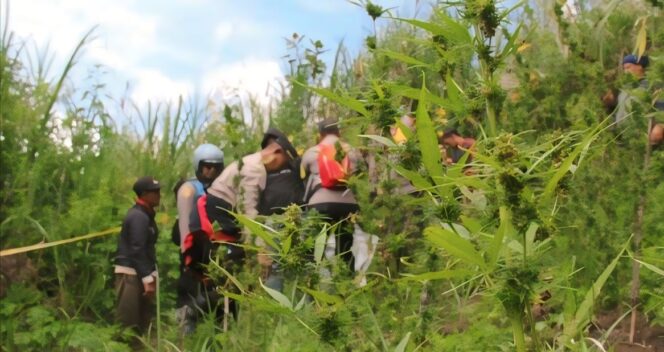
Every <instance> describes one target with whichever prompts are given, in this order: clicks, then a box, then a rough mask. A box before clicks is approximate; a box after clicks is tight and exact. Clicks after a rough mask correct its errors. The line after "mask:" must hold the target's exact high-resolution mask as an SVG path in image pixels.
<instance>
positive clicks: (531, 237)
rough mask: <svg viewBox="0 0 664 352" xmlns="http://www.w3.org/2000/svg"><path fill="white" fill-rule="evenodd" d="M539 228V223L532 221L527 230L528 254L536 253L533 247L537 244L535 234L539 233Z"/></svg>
mask: <svg viewBox="0 0 664 352" xmlns="http://www.w3.org/2000/svg"><path fill="white" fill-rule="evenodd" d="M537 229H539V225H538V224H537V223H536V222H531V223H530V226H528V230H527V231H526V256H528V255H532V254H533V253H534V249H535V248H533V247H534V246H535V235H537Z"/></svg>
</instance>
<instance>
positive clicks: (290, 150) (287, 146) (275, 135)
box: [261, 127, 299, 161]
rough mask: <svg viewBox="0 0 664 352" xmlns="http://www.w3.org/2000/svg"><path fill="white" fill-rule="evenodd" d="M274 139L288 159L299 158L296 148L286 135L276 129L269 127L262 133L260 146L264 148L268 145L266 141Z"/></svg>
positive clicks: (294, 159)
mask: <svg viewBox="0 0 664 352" xmlns="http://www.w3.org/2000/svg"><path fill="white" fill-rule="evenodd" d="M270 139H274V140H275V142H277V144H279V146H280V147H281V148H282V149H283V150H284V152H285V153H286V155H287V156H288V158H289V159H290V161H296V160H297V159H298V158H299V155H297V150H296V149H295V147H293V144H291V142H290V141H289V140H288V137H286V135H285V134H284V133H283V132H281V131H279V130H278V129H276V128H274V127H271V128H268V130H267V131H266V132H265V134H264V135H263V141H261V148H265V147H267V145H268V141H269V140H270Z"/></svg>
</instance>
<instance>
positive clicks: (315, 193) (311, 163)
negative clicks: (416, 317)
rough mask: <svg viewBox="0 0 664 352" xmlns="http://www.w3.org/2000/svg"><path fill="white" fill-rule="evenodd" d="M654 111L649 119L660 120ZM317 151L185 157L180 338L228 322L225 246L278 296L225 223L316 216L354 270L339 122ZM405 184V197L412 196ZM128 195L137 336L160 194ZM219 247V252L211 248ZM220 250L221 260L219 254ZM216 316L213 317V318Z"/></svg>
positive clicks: (121, 290)
mask: <svg viewBox="0 0 664 352" xmlns="http://www.w3.org/2000/svg"><path fill="white" fill-rule="evenodd" d="M647 66H648V58H647V57H645V56H642V57H636V56H634V55H628V56H625V58H624V60H623V69H624V71H625V72H626V73H628V74H630V75H633V76H635V77H636V78H637V79H638V80H639V87H641V88H647V81H646V80H645V78H644V77H645V68H646V67H647ZM630 99H631V98H630V95H628V94H627V93H625V92H622V93H621V94H620V95H619V96H618V97H615V95H613V94H611V95H609V94H607V95H606V96H605V97H603V101H604V103H605V105H606V106H607V107H609V108H610V109H611V110H612V111H613V110H615V115H614V118H615V124H616V125H621V124H622V123H623V121H625V120H626V118H627V117H628V116H629V113H628V111H627V110H626V108H627V109H628V108H629V104H628V102H629V100H630ZM662 104H663V103H662V102H661V101H657V102H656V103H655V108H656V109H657V110H664V105H662ZM401 122H402V126H405V127H407V128H410V129H415V119H414V116H412V115H405V116H404V117H402V119H401ZM649 128H650V129H649V133H648V137H649V142H650V143H651V145H652V146H658V145H660V144H662V142H663V140H664V124H663V123H661V122H658V121H656V120H655V121H653V123H652V124H651V126H649ZM318 131H319V142H318V144H317V145H315V146H313V147H311V148H309V149H308V150H306V152H305V153H304V154H303V155H302V156H300V155H298V152H297V150H296V149H295V148H294V147H293V145H292V144H291V142H290V141H289V140H288V138H287V136H286V135H284V134H283V133H282V132H281V131H279V130H277V129H275V128H270V129H268V130H267V132H265V134H264V136H263V139H262V141H261V144H260V148H261V149H260V150H259V151H257V152H255V153H253V154H249V155H246V156H244V157H242V158H241V159H240V160H237V161H234V162H232V163H231V164H230V165H227V166H226V165H225V164H224V154H223V152H222V151H221V150H220V149H219V148H218V147H217V146H214V145H211V144H203V145H201V146H199V147H198V148H196V150H195V151H194V155H193V168H194V170H195V177H194V178H192V179H189V180H186V181H181V182H180V183H178V185H177V186H176V188H175V193H176V199H177V209H178V221H177V222H176V224H175V225H174V227H173V233H172V235H173V236H172V240H173V242H174V243H175V244H176V245H177V246H178V247H179V248H180V258H181V261H180V277H179V279H178V284H177V287H178V292H177V303H176V305H177V310H176V315H177V320H178V322H179V323H180V326H181V327H182V330H183V332H184V333H191V332H193V331H194V329H195V326H196V322H197V320H198V319H199V318H200V316H201V312H204V311H208V308H210V307H212V308H213V309H214V312H215V313H216V314H217V317H218V318H221V317H223V316H224V315H225V314H233V315H235V314H236V312H237V307H235V305H234V302H232V301H231V302H226V303H227V304H226V305H225V306H224V307H222V305H221V301H222V300H223V297H220V296H219V294H218V292H217V290H216V289H215V288H216V286H217V284H218V283H216V282H213V280H211V279H210V278H209V276H208V273H207V267H206V265H207V264H208V263H209V262H210V260H211V258H213V257H215V256H216V257H218V258H220V260H221V265H223V266H224V268H225V269H226V270H228V271H229V272H236V270H237V268H239V267H240V266H241V265H242V264H243V263H244V261H245V260H246V257H247V255H246V253H245V251H244V249H243V248H244V247H243V246H241V245H233V244H246V243H248V244H251V245H255V246H257V247H258V248H260V250H259V252H258V254H257V255H256V260H257V262H258V263H259V264H260V265H261V266H262V268H263V272H264V273H268V275H267V280H266V284H267V285H268V286H270V287H272V288H274V289H277V290H281V289H282V288H283V282H282V281H283V280H282V278H281V277H280V275H279V265H278V263H277V262H276V261H275V260H273V258H272V255H271V254H272V249H271V248H269V246H268V245H267V244H266V243H264V242H263V241H262V240H261V239H260V238H251V236H250V235H251V234H250V233H248V232H247V231H243V229H242V226H241V224H240V223H239V222H238V220H237V218H236V216H235V215H234V214H242V215H243V216H245V217H247V218H249V219H255V218H256V217H257V216H259V215H263V216H269V215H272V214H278V213H282V212H283V211H284V209H285V208H286V207H288V206H289V205H291V204H295V205H298V206H302V207H303V208H304V209H305V210H306V211H315V212H317V213H319V214H321V215H322V218H323V219H324V220H325V221H327V222H329V223H330V224H337V227H336V229H337V231H336V233H335V234H332V235H330V238H329V239H328V240H327V245H328V246H331V247H332V248H329V250H326V253H334V255H335V256H338V257H339V258H340V259H342V260H343V262H344V263H345V264H347V265H348V267H349V269H350V270H351V271H352V270H353V260H354V257H353V254H352V252H351V246H352V245H353V227H352V226H350V223H349V218H350V216H351V215H352V214H354V213H357V212H358V211H359V210H360V209H359V206H358V203H357V200H356V199H355V195H354V194H353V192H352V191H351V190H350V189H349V188H348V187H347V186H346V184H345V182H344V181H345V180H344V179H345V178H347V177H349V176H350V175H352V174H353V173H355V172H356V170H357V168H358V166H359V165H360V163H361V162H362V155H361V154H360V153H359V152H358V151H357V150H355V149H354V148H352V147H351V146H350V145H349V144H347V143H345V142H343V141H342V140H341V136H340V130H339V126H338V122H337V121H335V120H332V119H327V120H325V121H323V122H321V123H319V125H318ZM391 132H392V137H393V138H394V140H395V141H396V142H397V143H400V142H403V141H402V140H403V139H404V138H402V137H403V133H401V131H400V130H399V128H398V127H396V126H395V127H394V128H393V129H392V131H391ZM439 143H440V145H441V147H442V152H443V154H442V161H443V162H444V163H446V164H454V163H457V162H459V161H460V160H461V159H462V156H463V155H464V154H465V153H469V157H468V158H467V160H466V162H469V161H470V160H471V159H472V150H473V148H474V144H475V140H474V139H473V138H466V137H463V136H461V135H460V134H459V132H457V131H456V130H454V129H450V130H447V131H445V133H443V134H442V135H441V136H440V138H439ZM404 184H408V185H406V186H408V187H406V188H405V189H408V190H411V191H412V190H413V187H412V185H410V184H409V182H407V181H406V180H404ZM133 190H134V192H135V193H136V196H137V200H136V204H135V205H134V206H133V207H132V208H131V209H130V210H129V211H128V212H127V215H126V217H125V219H124V221H123V224H122V231H121V234H120V236H119V239H118V250H117V256H116V259H115V274H116V292H117V296H118V301H117V309H116V315H117V319H118V321H119V322H120V323H121V324H123V325H124V326H127V327H133V328H135V329H136V331H137V332H139V333H140V332H143V331H145V330H146V329H147V328H148V327H149V323H150V319H151V318H152V317H153V315H154V308H153V307H154V304H153V302H154V295H155V292H156V285H157V281H158V280H159V277H158V273H157V267H156V251H155V244H156V242H157V236H158V233H159V230H158V228H157V225H156V223H155V209H156V208H157V207H158V206H159V204H160V199H161V193H160V190H161V184H160V182H159V181H157V180H156V179H154V178H152V177H142V178H140V179H138V180H137V181H136V182H135V184H134V186H133ZM220 243H222V244H223V245H222V246H221V247H220ZM221 248H223V250H220V249H221ZM220 307H221V308H220Z"/></svg>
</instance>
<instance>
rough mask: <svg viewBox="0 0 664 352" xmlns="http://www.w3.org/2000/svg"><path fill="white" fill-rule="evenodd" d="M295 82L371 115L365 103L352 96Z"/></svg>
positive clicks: (340, 103) (366, 115)
mask: <svg viewBox="0 0 664 352" xmlns="http://www.w3.org/2000/svg"><path fill="white" fill-rule="evenodd" d="M293 83H295V84H297V85H299V86H302V87H305V88H306V89H308V90H310V91H312V92H314V93H316V94H318V95H320V96H322V97H324V98H327V99H328V100H330V101H332V102H335V103H337V104H339V105H341V106H344V107H347V108H349V109H351V110H353V111H355V112H357V113H359V114H360V115H362V116H364V117H369V111H368V110H367V109H366V108H365V107H364V103H363V102H361V101H359V100H357V99H353V98H350V97H343V96H340V95H337V94H335V93H334V92H332V91H331V90H329V89H325V88H318V87H312V86H308V85H306V84H303V83H301V82H298V81H293Z"/></svg>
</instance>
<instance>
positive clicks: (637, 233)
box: [629, 117, 654, 343]
mask: <svg viewBox="0 0 664 352" xmlns="http://www.w3.org/2000/svg"><path fill="white" fill-rule="evenodd" d="M653 123H654V121H653V118H652V117H651V118H650V120H649V121H648V133H647V134H646V138H647V142H646V151H645V155H644V158H643V173H642V175H641V180H642V181H645V175H646V174H647V172H648V168H649V167H650V152H651V146H650V139H649V138H648V136H649V135H650V131H651V130H652V126H653ZM641 183H642V184H644V183H645V182H641ZM646 196H647V192H646V187H643V188H642V190H641V195H640V197H639V205H638V208H637V210H636V222H635V223H634V258H639V256H640V255H641V240H642V239H643V214H644V213H645V210H646ZM640 270H641V265H640V264H639V262H638V261H636V260H634V261H632V287H631V292H630V293H631V300H630V302H631V304H632V316H631V319H630V327H629V342H630V343H634V336H635V335H636V318H637V315H638V309H636V306H637V305H638V304H639V286H640V284H641V280H640V277H639V273H640Z"/></svg>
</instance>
